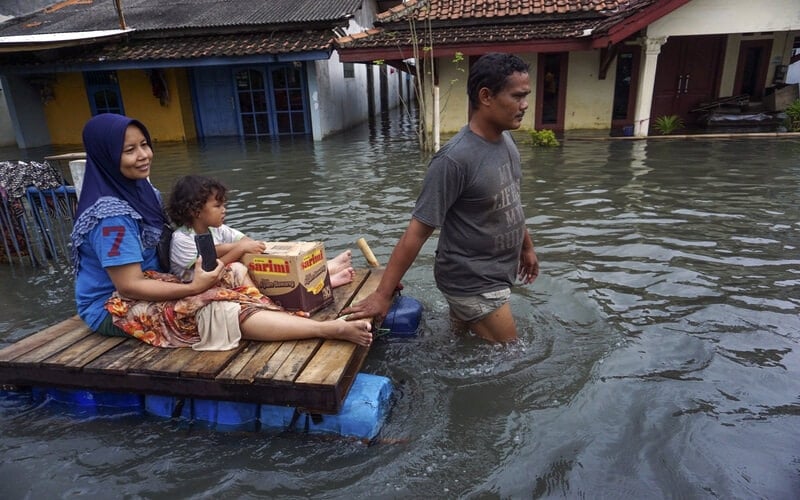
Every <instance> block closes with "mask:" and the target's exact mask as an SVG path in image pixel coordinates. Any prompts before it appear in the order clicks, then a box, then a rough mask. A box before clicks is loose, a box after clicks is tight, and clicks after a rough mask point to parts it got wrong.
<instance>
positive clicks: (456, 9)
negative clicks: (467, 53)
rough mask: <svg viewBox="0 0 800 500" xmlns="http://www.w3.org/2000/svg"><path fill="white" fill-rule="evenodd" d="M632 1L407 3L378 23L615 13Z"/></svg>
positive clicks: (460, 0)
mask: <svg viewBox="0 0 800 500" xmlns="http://www.w3.org/2000/svg"><path fill="white" fill-rule="evenodd" d="M635 3H637V2H636V0H433V1H428V0H408V1H406V2H405V3H404V4H400V5H397V6H395V7H393V8H391V9H389V10H388V11H386V12H382V13H380V14H379V15H378V21H391V20H397V19H400V18H402V19H406V18H408V17H413V18H414V19H417V20H428V19H435V20H439V21H442V20H448V19H450V20H456V19H483V20H487V19H497V18H503V17H514V16H541V15H558V14H578V13H590V12H594V13H603V12H615V11H619V10H622V9H625V8H628V7H629V6H630V5H631V4H635Z"/></svg>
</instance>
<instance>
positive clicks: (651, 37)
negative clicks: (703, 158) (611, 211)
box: [337, 0, 800, 141]
mask: <svg viewBox="0 0 800 500" xmlns="http://www.w3.org/2000/svg"><path fill="white" fill-rule="evenodd" d="M798 35H800V2H798V1H797V0H770V1H768V2H752V1H750V0H558V1H556V0H519V1H515V2H506V1H485V0H461V1H455V0H407V1H406V2H403V3H402V4H399V5H394V6H392V7H391V8H389V9H388V10H386V11H383V12H381V13H380V14H379V15H378V19H377V20H376V22H375V26H374V27H373V28H371V29H368V30H364V31H362V32H359V33H350V34H348V35H347V36H344V37H340V38H338V39H337V50H338V52H339V57H340V59H341V60H342V61H345V62H361V63H371V62H375V61H378V62H381V63H385V64H387V65H392V66H395V67H397V68H402V69H405V70H407V71H412V72H416V73H417V74H419V75H422V76H425V78H419V81H420V82H421V83H422V89H423V91H422V93H421V98H422V102H427V103H428V104H426V105H424V109H425V113H424V114H425V115H426V116H427V118H428V122H429V123H430V124H431V126H430V127H428V132H429V133H432V134H434V135H436V133H437V132H438V131H439V130H440V131H441V132H442V133H452V132H455V131H456V130H458V129H459V128H460V127H461V126H462V125H463V124H464V123H465V122H466V121H467V112H468V103H467V96H466V79H467V78H466V75H467V69H468V67H469V63H470V61H471V60H472V59H473V58H475V57H478V56H480V55H482V54H484V53H487V52H493V51H496V52H512V53H515V54H517V55H519V56H520V57H522V58H523V59H525V60H526V61H527V62H528V63H529V64H530V68H531V69H530V75H531V83H532V88H533V94H532V96H531V99H530V101H529V102H530V109H529V113H528V115H527V116H526V118H525V120H526V122H525V124H524V125H523V126H524V127H525V128H530V129H537V130H538V129H552V130H555V131H559V132H561V131H565V130H575V129H596V130H609V131H611V133H623V131H624V132H625V133H627V134H629V135H630V134H635V135H638V136H646V135H648V134H650V133H652V131H653V123H654V122H655V121H656V119H657V118H658V117H662V116H670V115H676V116H679V117H681V118H682V120H683V122H684V123H686V124H687V126H690V127H691V126H699V125H701V124H702V123H703V122H704V120H708V118H709V115H710V114H713V113H715V112H719V111H720V110H721V109H722V108H723V105H727V107H728V110H729V111H730V107H731V103H733V105H734V106H736V107H738V108H740V109H739V111H740V112H744V113H746V112H749V111H753V112H755V113H759V112H762V111H765V112H767V113H769V112H774V111H779V109H776V103H775V100H774V99H770V95H772V94H773V93H774V92H775V91H776V90H777V89H781V87H782V86H783V84H784V82H785V75H786V69H787V66H788V65H789V64H790V62H791V61H792V53H793V52H792V51H793V47H794V48H797V47H800V43H798ZM409 67H410V68H409ZM726 98H728V99H726ZM726 101H727V102H726ZM778 107H779V106H778ZM706 123H707V122H706ZM436 140H437V139H434V141H436Z"/></svg>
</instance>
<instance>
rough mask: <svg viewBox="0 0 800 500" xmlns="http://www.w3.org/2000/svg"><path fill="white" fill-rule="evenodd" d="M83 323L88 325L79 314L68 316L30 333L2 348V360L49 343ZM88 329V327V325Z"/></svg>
mask: <svg viewBox="0 0 800 500" xmlns="http://www.w3.org/2000/svg"><path fill="white" fill-rule="evenodd" d="M81 325H83V326H86V325H85V323H84V322H83V320H82V319H80V318H79V317H78V316H77V315H75V316H72V317H71V318H67V319H65V320H64V321H62V322H61V323H56V324H55V325H52V326H49V327H47V328H45V329H44V330H42V331H40V332H37V333H34V334H33V335H29V336H27V337H25V338H24V339H22V340H19V341H17V342H15V343H13V344H11V345H10V346H8V347H6V348H4V349H2V350H0V362H2V361H10V360H12V359H15V358H17V357H18V356H21V355H23V354H25V353H28V352H30V351H32V350H34V349H38V348H39V347H41V346H42V345H44V344H47V343H48V342H50V341H51V340H53V339H54V338H56V337H60V336H61V335H63V334H65V333H67V332H70V331H72V330H75V329H76V328H78V327H80V326H81ZM86 328H87V330H88V327H86Z"/></svg>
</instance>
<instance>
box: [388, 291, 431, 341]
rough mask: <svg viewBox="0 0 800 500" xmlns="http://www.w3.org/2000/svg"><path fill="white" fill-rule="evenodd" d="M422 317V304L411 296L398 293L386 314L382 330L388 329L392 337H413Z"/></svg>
mask: <svg viewBox="0 0 800 500" xmlns="http://www.w3.org/2000/svg"><path fill="white" fill-rule="evenodd" d="M421 317H422V304H421V303H420V302H419V301H418V300H416V299H413V298H411V297H406V296H405V295H398V296H397V298H396V299H395V301H394V303H393V304H392V307H391V308H390V309H389V312H388V313H387V314H386V318H384V320H383V323H382V324H381V329H382V330H388V332H389V335H391V336H394V337H413V336H415V335H416V334H417V330H418V329H419V320H420V318H421Z"/></svg>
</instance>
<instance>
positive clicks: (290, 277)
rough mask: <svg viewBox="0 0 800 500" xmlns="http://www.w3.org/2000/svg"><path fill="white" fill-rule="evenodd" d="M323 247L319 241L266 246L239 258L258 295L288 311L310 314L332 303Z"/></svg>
mask: <svg viewBox="0 0 800 500" xmlns="http://www.w3.org/2000/svg"><path fill="white" fill-rule="evenodd" d="M327 262H328V261H327V259H326V258H325V247H324V245H323V244H322V242H320V241H311V242H306V241H290V242H268V243H267V249H266V250H264V252H263V253H260V254H253V253H248V254H245V255H244V256H243V257H242V263H243V264H244V265H246V266H247V269H248V270H249V272H250V277H251V278H252V279H253V281H254V282H255V284H256V286H257V287H258V289H259V290H261V293H263V294H264V295H266V296H267V297H269V298H271V299H272V300H273V301H275V303H277V304H279V305H281V306H283V308H285V309H287V310H289V311H306V312H308V313H313V312H315V311H317V310H319V309H321V308H323V307H325V306H327V305H328V304H330V303H331V302H333V291H332V289H331V278H330V275H329V274H328V265H327Z"/></svg>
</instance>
